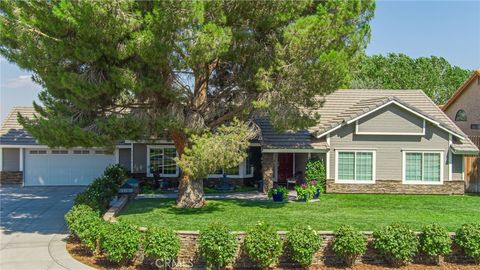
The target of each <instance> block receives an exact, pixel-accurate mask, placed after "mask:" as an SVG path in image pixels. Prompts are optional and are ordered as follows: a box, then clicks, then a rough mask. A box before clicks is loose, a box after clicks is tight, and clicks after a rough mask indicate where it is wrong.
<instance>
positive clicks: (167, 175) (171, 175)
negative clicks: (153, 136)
mask: <svg viewBox="0 0 480 270" xmlns="http://www.w3.org/2000/svg"><path fill="white" fill-rule="evenodd" d="M172 148H173V149H175V146H173V145H147V176H148V177H153V174H152V173H151V172H150V149H172ZM175 155H176V157H178V153H177V152H176V151H175ZM179 172H180V169H179V167H178V165H176V170H175V174H163V173H161V174H160V176H161V177H178V175H179Z"/></svg>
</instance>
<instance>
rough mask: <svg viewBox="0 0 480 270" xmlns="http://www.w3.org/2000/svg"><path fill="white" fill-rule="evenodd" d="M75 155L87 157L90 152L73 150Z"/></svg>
mask: <svg viewBox="0 0 480 270" xmlns="http://www.w3.org/2000/svg"><path fill="white" fill-rule="evenodd" d="M73 153H74V154H75V155H88V154H90V150H73Z"/></svg>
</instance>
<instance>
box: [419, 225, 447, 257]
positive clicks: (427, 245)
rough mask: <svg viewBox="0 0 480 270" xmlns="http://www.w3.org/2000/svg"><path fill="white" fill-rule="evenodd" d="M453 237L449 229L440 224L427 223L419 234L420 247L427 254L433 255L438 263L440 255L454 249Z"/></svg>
mask: <svg viewBox="0 0 480 270" xmlns="http://www.w3.org/2000/svg"><path fill="white" fill-rule="evenodd" d="M451 246H452V239H451V238H450V235H449V234H448V231H447V229H445V228H444V227H442V226H440V225H438V224H431V225H426V226H424V227H423V229H422V233H421V234H420V236H419V248H420V251H421V252H423V253H425V255H427V256H430V257H433V258H434V259H435V262H436V264H437V265H438V264H440V262H441V260H440V256H444V255H446V254H448V253H450V252H451V251H452V247H451Z"/></svg>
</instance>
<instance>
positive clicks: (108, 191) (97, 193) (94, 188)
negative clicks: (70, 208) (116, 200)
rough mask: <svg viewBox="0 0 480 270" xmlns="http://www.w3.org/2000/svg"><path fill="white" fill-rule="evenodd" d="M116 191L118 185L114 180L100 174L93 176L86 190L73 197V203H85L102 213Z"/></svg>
mask: <svg viewBox="0 0 480 270" xmlns="http://www.w3.org/2000/svg"><path fill="white" fill-rule="evenodd" d="M117 192H118V185H117V184H116V183H115V181H114V180H113V179H112V178H110V177H106V176H101V177H98V178H95V180H93V182H92V183H91V184H90V185H89V186H88V187H87V189H86V190H84V191H83V192H81V193H79V194H78V195H77V196H76V197H75V200H74V204H75V205H77V204H85V205H88V206H90V207H91V208H92V209H94V210H99V211H100V212H102V213H103V212H105V211H106V210H107V208H108V206H109V204H110V201H111V200H112V198H113V196H115V195H116V194H117Z"/></svg>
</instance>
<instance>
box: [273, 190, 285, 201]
mask: <svg viewBox="0 0 480 270" xmlns="http://www.w3.org/2000/svg"><path fill="white" fill-rule="evenodd" d="M272 198H273V201H274V202H283V192H277V194H272Z"/></svg>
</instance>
